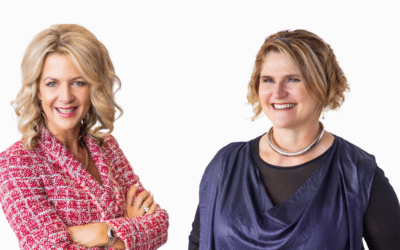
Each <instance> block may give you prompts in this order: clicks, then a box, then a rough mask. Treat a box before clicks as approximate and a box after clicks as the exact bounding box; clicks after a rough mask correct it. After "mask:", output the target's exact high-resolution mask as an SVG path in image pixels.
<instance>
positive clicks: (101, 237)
mask: <svg viewBox="0 0 400 250" xmlns="http://www.w3.org/2000/svg"><path fill="white" fill-rule="evenodd" d="M138 188H139V183H138V182H137V183H136V184H135V185H133V186H132V187H131V188H130V190H129V192H128V194H127V197H126V213H125V217H126V218H131V219H135V218H139V217H142V216H146V215H151V214H153V213H154V212H155V211H156V209H157V207H158V205H157V203H155V202H154V197H153V195H150V193H149V192H147V191H142V192H141V193H140V194H139V195H138V196H137V197H136V199H135V195H136V193H137V191H138ZM142 206H143V207H148V208H149V210H148V212H146V211H145V210H144V209H143V208H142ZM108 227H110V225H108V224H107V223H104V222H98V223H90V224H86V225H81V226H72V227H69V228H68V232H69V233H70V235H71V238H72V240H73V241H74V242H75V243H77V244H79V245H82V246H86V247H101V246H106V245H107V244H108V241H109V239H108V236H107V231H108ZM108 247H110V248H113V249H126V246H125V243H124V242H123V241H122V239H121V238H119V237H118V238H117V239H116V241H115V242H114V244H112V245H110V246H108Z"/></svg>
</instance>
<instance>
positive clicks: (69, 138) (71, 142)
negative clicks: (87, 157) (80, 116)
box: [48, 126, 80, 155]
mask: <svg viewBox="0 0 400 250" xmlns="http://www.w3.org/2000/svg"><path fill="white" fill-rule="evenodd" d="M48 129H49V131H50V133H51V134H52V135H53V136H54V137H55V138H57V140H59V141H60V142H61V143H62V144H63V145H64V146H65V147H66V148H67V149H68V150H69V151H70V152H71V153H72V154H74V155H78V150H79V141H78V139H79V131H80V128H79V126H78V127H76V128H74V129H71V130H60V129H52V128H50V127H48Z"/></svg>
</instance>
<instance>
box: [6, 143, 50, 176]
mask: <svg viewBox="0 0 400 250" xmlns="http://www.w3.org/2000/svg"><path fill="white" fill-rule="evenodd" d="M41 164H42V161H41V157H40V155H39V153H38V150H37V148H35V149H33V150H29V149H26V148H25V147H24V145H23V143H22V141H18V142H16V143H14V144H13V145H12V146H11V147H9V148H8V149H7V150H5V151H3V152H2V153H1V154H0V183H4V182H5V181H7V180H10V179H15V178H17V177H18V178H19V177H21V178H30V177H32V176H36V170H35V167H36V166H39V165H41Z"/></svg>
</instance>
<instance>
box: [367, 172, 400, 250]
mask: <svg viewBox="0 0 400 250" xmlns="http://www.w3.org/2000/svg"><path fill="white" fill-rule="evenodd" d="M363 237H364V239H365V241H366V242H367V245H368V248H369V249H370V250H377V249H400V205H399V200H398V199H397V196H396V193H395V192H394V190H393V188H392V186H391V185H390V183H389V180H388V179H387V178H386V177H385V174H384V172H383V170H382V169H380V168H377V169H376V171H375V176H374V180H373V181H372V186H371V192H370V198H369V203H368V207H367V210H366V211H365V214H364V231H363Z"/></svg>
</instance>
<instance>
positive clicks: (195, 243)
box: [189, 206, 200, 250]
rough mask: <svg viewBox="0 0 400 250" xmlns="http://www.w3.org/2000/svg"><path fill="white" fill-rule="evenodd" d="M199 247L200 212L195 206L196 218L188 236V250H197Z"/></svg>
mask: <svg viewBox="0 0 400 250" xmlns="http://www.w3.org/2000/svg"><path fill="white" fill-rule="evenodd" d="M199 245H200V212H199V206H197V210H196V216H195V217H194V221H193V223H192V232H191V233H190V235H189V250H198V249H199Z"/></svg>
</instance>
